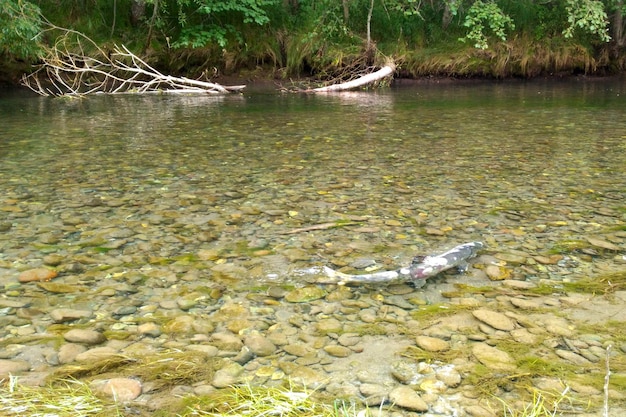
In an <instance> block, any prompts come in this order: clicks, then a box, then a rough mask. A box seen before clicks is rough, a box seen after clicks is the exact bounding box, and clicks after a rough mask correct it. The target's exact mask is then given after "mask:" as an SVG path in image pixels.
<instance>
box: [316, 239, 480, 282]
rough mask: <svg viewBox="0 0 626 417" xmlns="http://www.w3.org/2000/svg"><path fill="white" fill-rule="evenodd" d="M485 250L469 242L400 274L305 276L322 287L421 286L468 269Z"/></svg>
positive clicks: (325, 270) (327, 271) (319, 271)
mask: <svg viewBox="0 0 626 417" xmlns="http://www.w3.org/2000/svg"><path fill="white" fill-rule="evenodd" d="M483 247H484V244H483V243H482V242H469V243H464V244H462V245H459V246H456V247H454V248H452V249H450V250H449V251H447V252H444V253H440V254H437V255H429V256H425V257H418V258H415V259H414V260H413V262H412V263H411V265H409V266H407V267H406V268H401V269H398V270H396V271H382V272H375V273H372V274H345V273H343V272H339V271H336V270H334V269H332V268H329V267H327V266H323V267H321V268H309V269H307V270H305V273H308V274H313V275H319V276H320V277H319V278H318V279H316V280H315V282H316V283H318V284H337V285H346V284H381V283H396V282H413V283H415V284H417V285H418V286H421V285H423V284H424V282H425V280H426V279H428V278H431V277H434V276H436V275H438V274H440V273H442V272H444V271H447V270H449V269H452V268H464V267H466V266H467V260H469V259H471V258H473V257H474V256H476V253H477V252H478V251H479V250H480V249H482V248H483Z"/></svg>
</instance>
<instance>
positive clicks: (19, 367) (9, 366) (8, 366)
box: [0, 359, 30, 378]
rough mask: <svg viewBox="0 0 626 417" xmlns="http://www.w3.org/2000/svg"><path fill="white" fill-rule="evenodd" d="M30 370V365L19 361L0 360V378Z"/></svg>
mask: <svg viewBox="0 0 626 417" xmlns="http://www.w3.org/2000/svg"><path fill="white" fill-rule="evenodd" d="M29 369H30V363H28V362H26V361H23V360H19V359H0V378H7V377H8V376H9V375H14V374H17V373H20V372H26V371H28V370H29Z"/></svg>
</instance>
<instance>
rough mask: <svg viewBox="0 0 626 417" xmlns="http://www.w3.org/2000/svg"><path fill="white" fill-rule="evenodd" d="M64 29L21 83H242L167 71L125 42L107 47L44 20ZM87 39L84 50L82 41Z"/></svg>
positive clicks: (66, 86)
mask: <svg viewBox="0 0 626 417" xmlns="http://www.w3.org/2000/svg"><path fill="white" fill-rule="evenodd" d="M48 25H49V26H50V27H49V29H50V30H52V29H56V30H60V31H61V32H62V35H61V36H59V37H58V38H57V40H56V42H55V43H54V45H53V46H52V47H50V48H48V50H47V55H46V56H45V57H44V58H43V63H42V64H41V65H40V66H39V68H37V69H36V70H35V71H34V72H33V73H31V74H29V75H26V76H24V77H23V78H22V84H24V85H25V86H26V87H28V88H30V89H31V90H33V91H34V92H36V93H38V94H40V95H44V96H50V95H52V96H61V95H80V96H82V95H88V94H93V93H107V94H119V93H141V94H143V93H149V92H166V93H185V94H227V93H229V92H231V91H240V90H241V89H243V88H244V87H245V86H242V85H237V86H222V85H220V84H216V83H211V82H206V81H200V80H194V79H190V78H187V77H174V76H171V75H165V74H162V73H161V72H159V71H158V70H156V69H155V68H154V67H152V66H151V65H150V64H148V63H147V62H146V61H145V60H144V59H142V58H140V57H138V56H137V55H135V54H133V53H132V52H131V51H130V50H129V49H128V48H127V47H126V46H124V45H122V46H117V45H115V47H114V48H113V50H112V51H110V52H107V51H105V50H103V49H102V48H101V47H99V46H98V45H97V44H96V43H95V42H94V41H93V40H91V39H90V38H88V37H87V36H85V35H84V34H82V33H80V32H77V31H74V30H71V29H64V28H59V27H57V26H54V25H52V24H51V23H48ZM84 42H87V43H88V44H89V46H90V48H89V49H90V50H93V51H94V52H92V53H90V54H88V53H87V52H86V48H85V47H84V46H83V43H84Z"/></svg>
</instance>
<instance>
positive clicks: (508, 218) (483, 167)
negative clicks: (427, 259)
mask: <svg viewBox="0 0 626 417" xmlns="http://www.w3.org/2000/svg"><path fill="white" fill-rule="evenodd" d="M624 89H625V84H624V83H623V82H610V83H609V82H573V83H560V82H556V83H541V82H534V83H521V82H520V83H471V84H459V85H446V86H442V85H433V84H428V85H418V86H412V87H407V86H404V87H396V88H393V89H390V90H385V91H380V92H350V93H342V94H325V95H297V94H267V93H266V94H261V93H258V94H247V95H233V96H226V97H214V96H182V97H179V96H143V97H133V96H120V97H110V96H94V97H89V98H87V99H80V100H78V99H76V100H64V99H50V98H11V99H6V100H3V101H0V125H1V126H2V133H1V136H0V187H1V188H2V189H3V190H4V191H3V196H2V197H0V199H3V201H2V202H1V203H0V205H2V206H4V213H5V214H4V217H5V220H3V221H5V222H6V223H10V224H11V225H12V227H11V229H10V232H9V234H7V235H6V236H11V239H8V238H5V239H2V240H1V241H0V245H1V246H0V248H1V249H3V252H4V254H3V255H1V256H2V257H3V258H4V260H13V259H14V257H15V256H17V255H16V254H17V253H18V252H19V250H20V249H21V248H24V247H27V248H29V247H30V248H31V249H32V246H30V245H31V243H32V242H33V241H36V240H37V236H38V234H41V233H48V232H56V231H65V232H67V231H68V230H69V229H70V225H72V224H73V225H74V226H76V228H77V229H78V230H79V231H80V232H82V233H87V232H89V233H91V234H96V233H97V231H98V230H101V229H106V228H111V227H141V228H143V229H142V230H144V233H143V236H142V237H141V239H140V240H142V241H146V240H147V241H150V242H151V245H143V246H141V248H143V249H137V247H138V246H137V245H136V242H134V243H133V242H132V241H129V243H128V245H127V246H126V247H121V248H116V249H115V251H112V252H109V255H116V254H117V255H120V256H122V255H127V256H131V257H133V256H138V253H143V255H145V256H148V255H155V254H158V255H159V256H173V255H175V254H176V253H178V254H180V253H197V251H198V250H200V249H202V248H207V247H210V248H224V247H230V248H233V247H235V246H236V245H237V244H240V243H241V242H242V241H243V242H246V243H245V244H246V245H247V246H248V247H255V248H266V249H267V250H268V251H270V252H272V253H279V254H283V253H284V252H281V251H284V250H286V249H285V248H287V249H288V248H296V249H298V250H302V251H303V252H306V253H308V258H309V260H308V261H307V262H327V261H329V259H330V260H333V261H334V262H336V263H338V264H341V260H340V258H342V257H347V258H349V257H350V256H356V255H357V254H358V252H359V250H361V251H362V252H366V253H367V252H379V251H382V253H383V254H382V255H381V256H400V257H402V258H407V257H409V256H410V254H413V253H414V252H415V251H416V250H417V251H419V250H423V251H426V252H427V251H429V250H431V249H432V248H440V247H442V246H452V245H454V244H457V243H460V242H462V241H466V240H478V239H483V240H485V241H487V242H488V243H489V244H490V246H491V247H492V249H493V250H494V251H504V250H520V251H521V250H523V251H526V252H530V253H543V252H546V251H549V250H551V249H552V248H554V246H555V245H557V244H558V242H560V241H563V240H568V239H570V240H571V239H583V238H584V237H585V236H588V235H597V234H605V233H606V229H607V228H613V229H619V228H620V227H621V228H623V227H624V220H625V219H624V207H625V206H624V201H625V198H626V168H625V167H626V141H625V138H626V136H625V132H626V122H625V120H626V118H625V106H624V105H623V98H624V93H625V91H624ZM94 198H97V199H99V200H100V201H101V203H98V204H96V203H93V204H92V205H90V204H91V203H90V201H92V200H93V199H94ZM101 204H102V205H101ZM16 207H17V208H16ZM36 216H40V217H36ZM41 216H44V217H46V220H45V221H44V220H41ZM72 217H79V219H77V220H75V221H74V222H69V221H68V220H67V219H68V218H72ZM81 217H82V218H81ZM34 218H37V219H39V220H38V221H40V222H41V224H36V223H33V219H34ZM346 218H348V219H350V218H352V219H358V221H359V222H362V226H363V227H362V228H361V229H358V228H357V229H351V228H340V229H332V230H328V231H326V232H321V233H315V234H309V235H306V236H302V235H295V236H289V237H287V236H285V235H284V234H283V233H285V232H286V231H289V230H291V229H294V228H297V227H302V226H307V225H312V224H317V223H324V222H328V221H335V220H338V219H346ZM164 219H165V220H164ZM132 221H136V222H138V223H136V224H135V223H132ZM55 228H58V229H59V230H56V231H55ZM359 230H360V231H359ZM203 232H207V233H209V232H210V233H213V237H212V238H211V239H205V241H199V240H197V239H194V236H195V235H196V234H198V233H203ZM608 238H610V239H612V240H613V241H614V242H615V243H616V244H618V245H622V247H623V246H624V242H623V240H624V237H623V236H621V235H619V234H618V235H611V236H609V237H608ZM620 239H621V240H620ZM158 240H161V241H160V242H158V243H157V242H156V241H158ZM354 242H367V243H369V244H371V245H372V246H371V247H368V248H367V249H356V250H354V251H341V250H339V249H338V248H344V249H345V248H348V247H350V245H351V244H352V245H353V246H354ZM132 245H135V246H134V247H133V249H131V246H132ZM331 247H332V249H329V248H331ZM381 248H384V249H381ZM353 249H354V248H353ZM142 251H143V252H142ZM233 251H234V249H233ZM235 252H236V251H235ZM23 255H24V256H25V257H26V258H25V259H24V262H29V258H32V260H33V261H32V262H34V259H36V251H33V253H24V254H23ZM239 255H242V254H241V253H239ZM287 255H289V254H287ZM287 255H286V258H287V260H284V262H282V263H278V265H279V266H282V267H287V264H288V263H307V262H304V261H303V260H305V259H307V256H300V257H298V256H292V257H289V256H287ZM233 256H235V255H233ZM377 256H378V255H377ZM275 261H276V260H275V259H272V265H273V267H276V263H275ZM614 261H615V259H612V257H611V256H608V257H606V256H605V257H600V258H597V259H596V258H594V261H593V262H592V263H590V264H589V265H592V266H594V267H602V268H610V265H611V264H612V263H613V262H614ZM260 262H261V263H262V262H263V261H260ZM268 262H270V261H269V260H268ZM539 272H540V271H539V270H532V271H531V272H526V273H527V274H528V275H533V274H535V273H539ZM520 273H521V272H520Z"/></svg>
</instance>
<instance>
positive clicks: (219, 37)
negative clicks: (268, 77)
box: [174, 0, 276, 48]
mask: <svg viewBox="0 0 626 417" xmlns="http://www.w3.org/2000/svg"><path fill="white" fill-rule="evenodd" d="M176 3H177V6H178V18H179V23H180V25H181V26H182V31H181V33H180V37H179V38H178V40H177V41H176V42H175V43H174V46H175V47H184V46H191V47H194V48H197V47H202V46H206V45H207V44H210V43H211V42H215V43H217V44H218V45H219V46H220V47H221V48H224V47H225V46H226V44H227V43H228V41H229V36H231V37H232V38H234V39H236V40H237V41H238V42H241V40H242V37H241V33H240V31H239V30H238V29H237V24H240V23H243V24H244V25H249V24H254V25H258V26H263V25H265V24H268V23H269V22H270V19H269V16H268V12H267V9H266V8H267V7H270V6H273V5H275V4H276V0H222V1H213V0H176Z"/></svg>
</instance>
